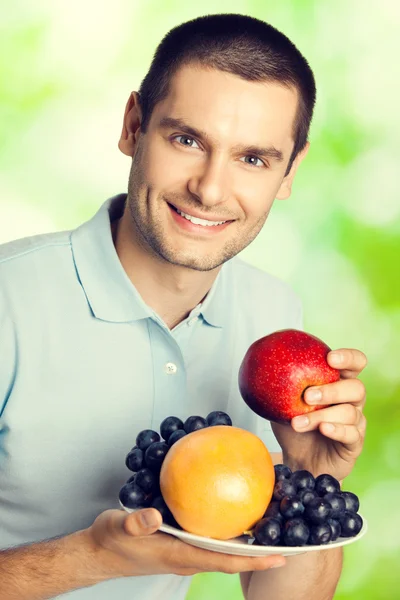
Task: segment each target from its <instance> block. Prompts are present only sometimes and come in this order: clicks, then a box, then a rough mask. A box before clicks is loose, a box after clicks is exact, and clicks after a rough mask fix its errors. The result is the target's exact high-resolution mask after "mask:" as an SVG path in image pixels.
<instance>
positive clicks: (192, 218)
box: [176, 209, 226, 227]
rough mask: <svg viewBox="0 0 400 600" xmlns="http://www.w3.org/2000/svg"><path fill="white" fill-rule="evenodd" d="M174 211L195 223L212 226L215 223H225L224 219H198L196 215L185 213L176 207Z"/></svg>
mask: <svg viewBox="0 0 400 600" xmlns="http://www.w3.org/2000/svg"><path fill="white" fill-rule="evenodd" d="M176 211H177V212H178V214H180V215H181V216H182V217H185V219H187V220H188V221H191V222H192V223H194V224H195V225H204V226H205V227H213V226H215V225H222V223H226V221H206V220H205V219H198V218H197V217H191V216H190V215H187V214H186V213H184V212H182V211H181V210H178V209H176Z"/></svg>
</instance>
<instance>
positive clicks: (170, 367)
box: [164, 362, 178, 375]
mask: <svg viewBox="0 0 400 600" xmlns="http://www.w3.org/2000/svg"><path fill="white" fill-rule="evenodd" d="M177 370H178V367H177V366H176V365H175V364H174V363H172V362H169V363H167V364H166V365H165V367H164V371H165V372H166V373H167V375H175V373H176V372H177Z"/></svg>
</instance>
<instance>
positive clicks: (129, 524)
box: [124, 508, 162, 536]
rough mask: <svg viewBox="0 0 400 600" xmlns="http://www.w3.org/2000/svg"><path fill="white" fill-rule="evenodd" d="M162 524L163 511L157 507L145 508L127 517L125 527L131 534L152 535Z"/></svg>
mask: <svg viewBox="0 0 400 600" xmlns="http://www.w3.org/2000/svg"><path fill="white" fill-rule="evenodd" d="M161 525H162V516H161V513H160V512H159V511H158V510H157V509H156V508H144V509H141V510H137V511H135V512H134V513H131V514H130V515H128V516H127V517H126V519H125V527H124V529H125V531H126V533H129V535H134V536H136V535H150V534H151V533H154V532H155V531H157V529H159V527H161Z"/></svg>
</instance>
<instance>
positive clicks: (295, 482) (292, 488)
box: [252, 465, 363, 546]
mask: <svg viewBox="0 0 400 600" xmlns="http://www.w3.org/2000/svg"><path fill="white" fill-rule="evenodd" d="M274 468H275V487H274V492H273V496H272V500H271V502H270V504H269V506H268V508H267V510H266V512H265V514H264V516H263V518H262V519H261V520H260V521H258V523H256V525H255V527H254V529H253V531H252V534H253V535H254V541H253V543H254V544H258V545H263V546H305V545H321V544H327V543H328V542H334V541H335V540H337V538H338V537H344V538H346V537H353V536H355V535H357V534H358V533H359V532H360V531H361V528H362V526H363V520H362V517H361V516H360V515H359V514H358V509H359V507H360V502H359V499H358V497H357V496H356V495H355V494H353V493H352V492H343V491H341V490H340V484H339V481H338V480H337V479H335V478H334V477H332V475H329V474H327V473H324V474H321V475H318V477H314V476H313V475H312V474H311V473H310V472H309V471H306V470H299V471H293V472H292V471H291V470H290V469H289V467H288V466H286V465H275V467H274Z"/></svg>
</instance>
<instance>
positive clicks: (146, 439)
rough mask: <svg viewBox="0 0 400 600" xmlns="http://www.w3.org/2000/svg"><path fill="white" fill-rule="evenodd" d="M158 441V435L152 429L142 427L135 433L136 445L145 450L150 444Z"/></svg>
mask: <svg viewBox="0 0 400 600" xmlns="http://www.w3.org/2000/svg"><path fill="white" fill-rule="evenodd" d="M159 441H160V436H159V434H158V433H157V431H153V430H152V429H143V431H141V432H140V433H138V435H137V438H136V446H137V447H138V448H140V449H141V450H143V451H145V450H147V448H148V447H149V446H150V445H151V444H154V442H159Z"/></svg>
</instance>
